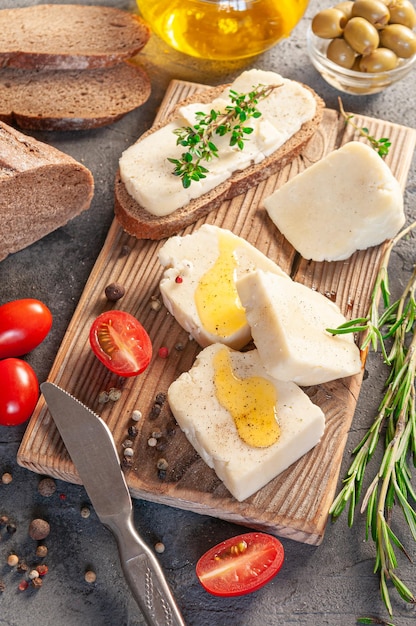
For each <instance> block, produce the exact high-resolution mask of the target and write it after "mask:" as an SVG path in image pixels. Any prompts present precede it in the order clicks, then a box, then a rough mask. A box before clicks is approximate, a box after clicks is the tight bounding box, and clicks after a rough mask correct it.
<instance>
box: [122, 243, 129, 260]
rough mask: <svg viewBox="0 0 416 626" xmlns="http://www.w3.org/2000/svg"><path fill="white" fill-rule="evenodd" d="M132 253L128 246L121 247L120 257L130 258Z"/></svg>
mask: <svg viewBox="0 0 416 626" xmlns="http://www.w3.org/2000/svg"><path fill="white" fill-rule="evenodd" d="M130 252H131V248H130V246H128V245H127V244H124V246H122V247H121V250H120V256H121V257H123V256H128V255H129V254H130Z"/></svg>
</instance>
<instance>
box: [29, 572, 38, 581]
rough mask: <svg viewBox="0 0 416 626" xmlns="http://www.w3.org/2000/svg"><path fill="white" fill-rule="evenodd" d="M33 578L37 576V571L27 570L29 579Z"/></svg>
mask: <svg viewBox="0 0 416 626" xmlns="http://www.w3.org/2000/svg"><path fill="white" fill-rule="evenodd" d="M35 578H39V572H38V570H37V569H32V570H31V571H30V572H29V580H34V579H35Z"/></svg>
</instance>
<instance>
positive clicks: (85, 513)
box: [81, 506, 91, 519]
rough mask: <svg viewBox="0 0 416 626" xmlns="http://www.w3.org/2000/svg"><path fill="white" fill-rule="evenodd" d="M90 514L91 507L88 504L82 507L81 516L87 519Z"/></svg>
mask: <svg viewBox="0 0 416 626" xmlns="http://www.w3.org/2000/svg"><path fill="white" fill-rule="evenodd" d="M90 515H91V511H90V508H89V507H88V506H83V507H82V508H81V517H83V518H84V519H87V517H89V516H90Z"/></svg>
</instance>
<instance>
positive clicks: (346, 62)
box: [326, 37, 356, 70]
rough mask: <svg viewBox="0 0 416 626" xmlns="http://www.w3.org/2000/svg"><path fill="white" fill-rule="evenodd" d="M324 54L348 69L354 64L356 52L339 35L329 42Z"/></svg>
mask: <svg viewBox="0 0 416 626" xmlns="http://www.w3.org/2000/svg"><path fill="white" fill-rule="evenodd" d="M326 56H327V57H328V59H329V60H330V61H333V63H336V64H337V65H341V66H342V67H345V68H347V69H349V70H350V69H351V68H352V66H353V65H354V61H355V57H356V53H355V52H354V50H353V49H352V48H351V46H350V45H349V44H347V42H346V41H345V39H343V38H342V37H339V38H337V39H333V40H332V41H331V42H330V43H329V45H328V48H327V50H326Z"/></svg>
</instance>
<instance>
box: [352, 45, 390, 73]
mask: <svg viewBox="0 0 416 626" xmlns="http://www.w3.org/2000/svg"><path fill="white" fill-rule="evenodd" d="M398 62H399V59H398V58H397V56H396V55H395V54H394V52H393V50H390V49H389V48H377V50H374V51H373V52H370V54H366V55H365V56H363V57H362V58H361V61H360V71H361V72H387V71H388V70H393V69H394V68H395V67H397V64H398Z"/></svg>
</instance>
